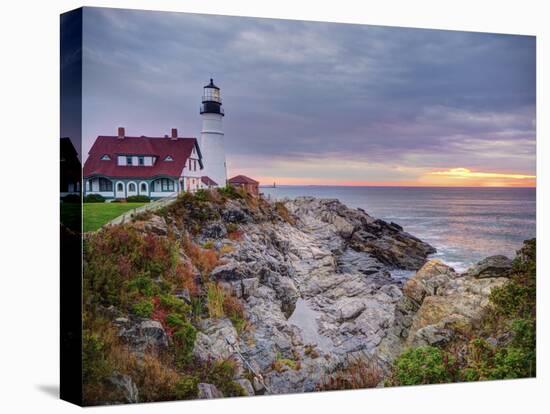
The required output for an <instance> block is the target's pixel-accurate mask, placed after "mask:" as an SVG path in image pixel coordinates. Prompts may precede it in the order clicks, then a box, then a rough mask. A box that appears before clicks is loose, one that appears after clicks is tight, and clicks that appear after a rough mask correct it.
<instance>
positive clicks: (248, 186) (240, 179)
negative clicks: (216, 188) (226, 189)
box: [227, 175, 260, 197]
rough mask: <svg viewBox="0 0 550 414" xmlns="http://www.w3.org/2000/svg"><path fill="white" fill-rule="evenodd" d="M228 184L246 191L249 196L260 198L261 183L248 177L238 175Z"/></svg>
mask: <svg viewBox="0 0 550 414" xmlns="http://www.w3.org/2000/svg"><path fill="white" fill-rule="evenodd" d="M227 182H228V183H229V184H230V185H232V186H233V187H235V188H240V189H243V190H244V191H246V192H247V193H249V194H252V195H253V196H255V197H258V195H259V194H260V191H259V185H260V183H259V182H258V181H256V180H254V179H252V178H250V177H247V176H246V175H236V176H235V177H233V178H230V179H229V180H227Z"/></svg>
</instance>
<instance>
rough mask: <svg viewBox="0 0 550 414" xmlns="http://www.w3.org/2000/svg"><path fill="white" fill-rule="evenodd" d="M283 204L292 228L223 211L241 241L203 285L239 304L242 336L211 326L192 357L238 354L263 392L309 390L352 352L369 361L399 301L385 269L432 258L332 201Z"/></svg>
mask: <svg viewBox="0 0 550 414" xmlns="http://www.w3.org/2000/svg"><path fill="white" fill-rule="evenodd" d="M285 205H286V207H287V209H288V210H289V212H290V214H292V216H293V217H294V218H295V219H296V224H289V223H287V222H285V221H281V220H268V219H264V220H261V217H260V218H258V215H257V213H256V215H255V216H254V219H252V217H253V214H251V213H250V212H245V211H241V212H238V210H239V208H238V206H237V205H232V206H231V208H228V209H226V210H225V211H224V212H222V218H223V219H224V220H226V221H228V222H231V223H235V222H237V223H240V224H239V226H240V229H241V231H242V233H243V239H242V241H240V242H238V243H234V244H233V247H234V250H233V251H232V252H231V253H229V254H227V255H226V256H224V259H225V263H224V264H222V265H220V266H218V267H217V268H216V269H214V271H213V272H212V274H211V278H213V279H214V280H217V281H219V282H221V283H222V284H223V285H224V286H226V288H228V289H229V290H231V292H232V293H233V294H235V295H236V296H238V297H239V298H241V299H242V300H243V302H244V306H245V312H246V317H247V320H248V324H249V327H250V329H246V330H245V331H244V332H242V333H241V334H240V335H239V336H237V335H236V332H235V331H234V330H233V329H232V327H231V325H230V323H229V321H224V320H219V321H213V322H210V323H208V324H207V325H205V326H204V329H201V331H202V332H201V333H199V334H198V336H197V341H196V345H195V352H194V353H195V355H196V356H197V357H199V358H200V359H207V358H227V357H231V358H236V359H239V358H240V356H239V354H240V355H242V357H243V358H244V359H245V361H246V363H248V364H251V365H252V366H255V367H257V369H258V371H259V372H260V373H261V374H262V376H263V377H264V380H265V383H266V385H267V387H268V389H269V392H270V393H288V392H300V391H313V390H315V388H316V386H317V385H318V384H319V382H320V381H321V380H322V378H323V377H324V376H325V375H326V374H327V373H330V372H331V371H333V370H334V369H336V368H337V367H339V366H341V365H342V364H343V363H345V361H347V359H348V357H349V355H350V354H353V355H354V356H357V357H361V356H365V357H369V358H371V357H373V356H376V355H377V352H378V350H377V348H378V346H379V344H380V343H381V341H382V339H383V338H384V337H386V336H387V335H388V334H391V329H390V328H391V327H392V326H393V324H394V323H393V322H394V317H395V313H396V306H397V305H398V304H399V303H400V299H401V297H402V292H401V282H400V281H398V280H395V279H393V278H392V277H391V275H390V272H389V270H390V269H393V268H396V269H417V268H419V267H420V266H422V264H424V262H425V261H426V257H427V255H428V254H429V253H432V252H434V251H435V250H434V249H433V248H432V247H431V246H429V245H428V244H426V243H424V242H422V241H420V240H418V239H417V238H415V237H413V236H411V235H409V234H408V233H405V232H403V230H402V229H401V228H400V227H399V226H398V225H395V224H388V223H386V222H384V221H381V220H377V219H374V218H372V217H370V216H369V215H368V214H366V213H365V212H364V211H361V210H353V209H349V208H347V207H345V206H344V205H343V204H341V203H340V202H338V201H337V200H318V199H314V198H305V197H304V198H298V199H296V200H293V201H289V202H286V203H285ZM298 301H300V302H299V303H300V306H298V307H297V306H296V304H297V303H298ZM225 338H230V339H229V342H231V343H235V344H236V346H235V347H234V348H233V347H231V346H229V345H228V344H227V341H226V340H225ZM312 349H314V350H315V352H311V350H312ZM237 351H238V352H237ZM277 361H285V362H284V363H277ZM242 364H243V365H244V362H243V363H242ZM274 367H277V369H275V368H274ZM261 386H263V385H262V384H260V383H257V384H255V387H261ZM256 389H258V388H256Z"/></svg>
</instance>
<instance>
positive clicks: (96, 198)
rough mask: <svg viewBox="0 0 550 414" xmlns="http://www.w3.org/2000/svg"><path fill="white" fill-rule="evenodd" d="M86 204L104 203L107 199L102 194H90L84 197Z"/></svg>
mask: <svg viewBox="0 0 550 414" xmlns="http://www.w3.org/2000/svg"><path fill="white" fill-rule="evenodd" d="M84 202H85V203H104V202H105V197H103V196H102V195H100V194H88V195H87V196H85V197H84Z"/></svg>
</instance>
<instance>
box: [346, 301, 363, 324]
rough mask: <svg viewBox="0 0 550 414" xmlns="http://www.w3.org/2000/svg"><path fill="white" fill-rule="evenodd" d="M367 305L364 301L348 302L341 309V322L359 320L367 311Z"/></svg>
mask: <svg viewBox="0 0 550 414" xmlns="http://www.w3.org/2000/svg"><path fill="white" fill-rule="evenodd" d="M365 307H366V306H365V303H364V302H362V301H348V302H345V303H344V304H343V305H342V306H341V307H340V320H341V321H345V320H348V319H354V318H357V317H358V316H359V315H360V314H361V312H363V311H364V310H365Z"/></svg>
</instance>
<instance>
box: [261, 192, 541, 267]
mask: <svg viewBox="0 0 550 414" xmlns="http://www.w3.org/2000/svg"><path fill="white" fill-rule="evenodd" d="M260 191H261V192H263V193H264V194H265V195H266V196H267V195H268V196H270V197H271V198H272V199H284V198H295V197H298V196H313V197H320V198H337V199H339V200H340V201H341V202H342V203H343V204H346V205H347V206H348V207H360V208H362V209H364V210H365V211H366V212H367V213H368V214H370V215H371V216H374V217H376V218H380V219H383V220H386V221H393V222H395V223H397V224H399V225H401V226H403V228H404V230H405V231H407V232H409V233H411V234H413V235H414V236H416V237H418V238H420V239H422V240H424V241H426V242H428V243H430V244H431V245H432V246H434V247H435V248H436V249H437V253H435V254H434V255H432V256H431V257H433V258H438V259H441V260H443V261H444V262H445V263H447V264H448V265H449V266H452V267H454V268H455V270H457V271H464V270H466V269H467V268H468V267H469V266H470V265H472V264H474V263H476V262H477V261H479V260H481V259H483V258H485V257H487V256H491V255H495V254H503V255H506V256H508V257H510V258H513V257H514V255H515V252H516V250H517V249H519V248H520V247H521V245H522V243H523V240H526V239H530V238H533V237H535V235H536V224H535V219H536V189H534V188H493V187H483V188H450V187H447V188H440V187H335V186H280V187H277V188H261V189H260Z"/></svg>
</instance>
